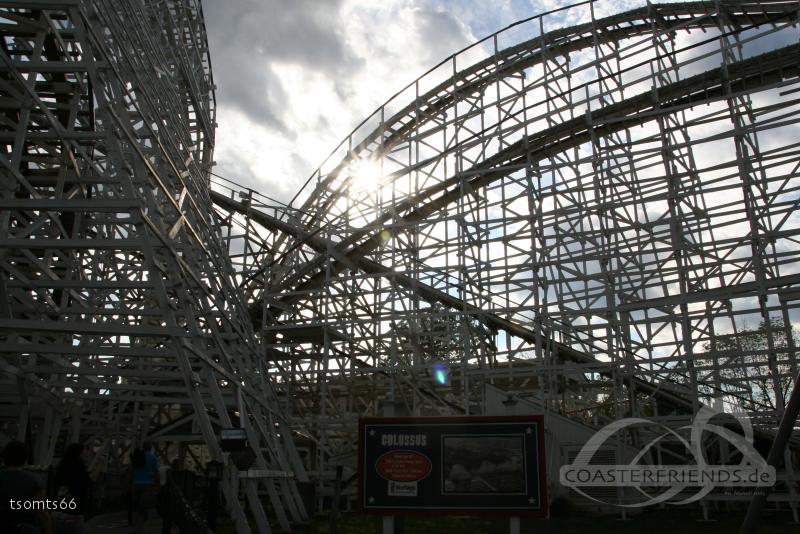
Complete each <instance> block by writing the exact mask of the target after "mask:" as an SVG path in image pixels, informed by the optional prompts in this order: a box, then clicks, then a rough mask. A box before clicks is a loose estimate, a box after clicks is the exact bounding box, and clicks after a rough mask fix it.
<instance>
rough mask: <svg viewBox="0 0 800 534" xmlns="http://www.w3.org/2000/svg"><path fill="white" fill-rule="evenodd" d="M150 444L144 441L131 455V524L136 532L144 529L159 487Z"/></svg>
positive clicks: (156, 462) (156, 466) (155, 461)
mask: <svg viewBox="0 0 800 534" xmlns="http://www.w3.org/2000/svg"><path fill="white" fill-rule="evenodd" d="M152 449H153V448H152V446H151V445H150V443H148V442H145V443H144V444H143V445H142V448H141V449H136V450H135V451H134V452H133V455H132V456H131V495H132V498H133V526H134V527H135V532H136V533H137V534H139V533H141V532H142V530H143V529H144V522H145V521H147V516H148V512H149V510H150V509H151V508H153V507H154V506H155V504H156V495H157V494H158V488H159V473H158V460H157V459H156V457H155V456H154V455H153V453H152Z"/></svg>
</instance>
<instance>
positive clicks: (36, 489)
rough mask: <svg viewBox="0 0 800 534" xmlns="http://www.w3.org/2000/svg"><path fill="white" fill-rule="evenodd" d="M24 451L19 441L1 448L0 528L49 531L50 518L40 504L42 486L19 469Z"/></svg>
mask: <svg viewBox="0 0 800 534" xmlns="http://www.w3.org/2000/svg"><path fill="white" fill-rule="evenodd" d="M26 454H27V449H26V448H25V444H24V443H22V442H21V441H11V442H9V443H7V444H6V446H5V449H3V462H4V463H5V469H3V470H1V471H0V532H3V533H4V534H5V533H6V532H8V533H9V534H29V533H30V534H34V533H42V534H51V532H52V531H51V529H50V518H49V517H48V515H47V510H46V509H45V506H44V502H45V501H44V499H45V495H44V487H43V486H42V485H41V484H40V483H39V481H38V480H36V477H34V476H33V475H31V474H30V473H26V472H25V471H23V470H22V466H23V465H25V457H26ZM25 503H27V504H25ZM36 503H38V505H35V504H36Z"/></svg>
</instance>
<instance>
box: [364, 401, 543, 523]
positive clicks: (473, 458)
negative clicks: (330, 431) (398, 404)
mask: <svg viewBox="0 0 800 534" xmlns="http://www.w3.org/2000/svg"><path fill="white" fill-rule="evenodd" d="M358 426H359V432H358V508H359V511H360V512H363V513H374V514H385V515H397V514H426V515H428V514H432V515H509V516H522V515H524V516H538V517H543V516H546V515H547V513H548V503H547V473H546V469H545V448H544V418H543V416H541V415H526V416H501V417H490V416H469V417H364V418H360V419H359V425H358ZM383 482H386V483H385V484H384V483H383Z"/></svg>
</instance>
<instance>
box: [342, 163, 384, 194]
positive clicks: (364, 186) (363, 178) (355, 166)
mask: <svg viewBox="0 0 800 534" xmlns="http://www.w3.org/2000/svg"><path fill="white" fill-rule="evenodd" d="M350 176H351V177H352V179H353V181H352V182H351V183H350V189H351V190H353V191H354V192H359V193H361V192H365V193H367V194H373V193H375V192H376V191H378V189H380V187H381V178H382V176H381V166H380V164H379V163H378V162H377V161H373V160H369V159H359V160H356V161H354V162H353V163H351V164H350Z"/></svg>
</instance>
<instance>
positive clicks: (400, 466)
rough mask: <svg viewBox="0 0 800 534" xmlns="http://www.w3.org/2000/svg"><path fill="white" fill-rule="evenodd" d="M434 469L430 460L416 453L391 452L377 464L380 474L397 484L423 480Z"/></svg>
mask: <svg viewBox="0 0 800 534" xmlns="http://www.w3.org/2000/svg"><path fill="white" fill-rule="evenodd" d="M432 468H433V465H432V464H431V461H430V459H429V458H428V457H427V456H425V455H424V454H422V453H419V452H415V451H390V452H387V453H385V454H382V455H381V456H380V458H378V461H377V462H375V470H376V471H377V472H378V474H379V475H380V476H381V477H383V478H385V479H386V480H393V481H395V482H415V481H418V480H422V479H423V478H425V477H426V476H428V475H429V474H430V472H431V469H432Z"/></svg>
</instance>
